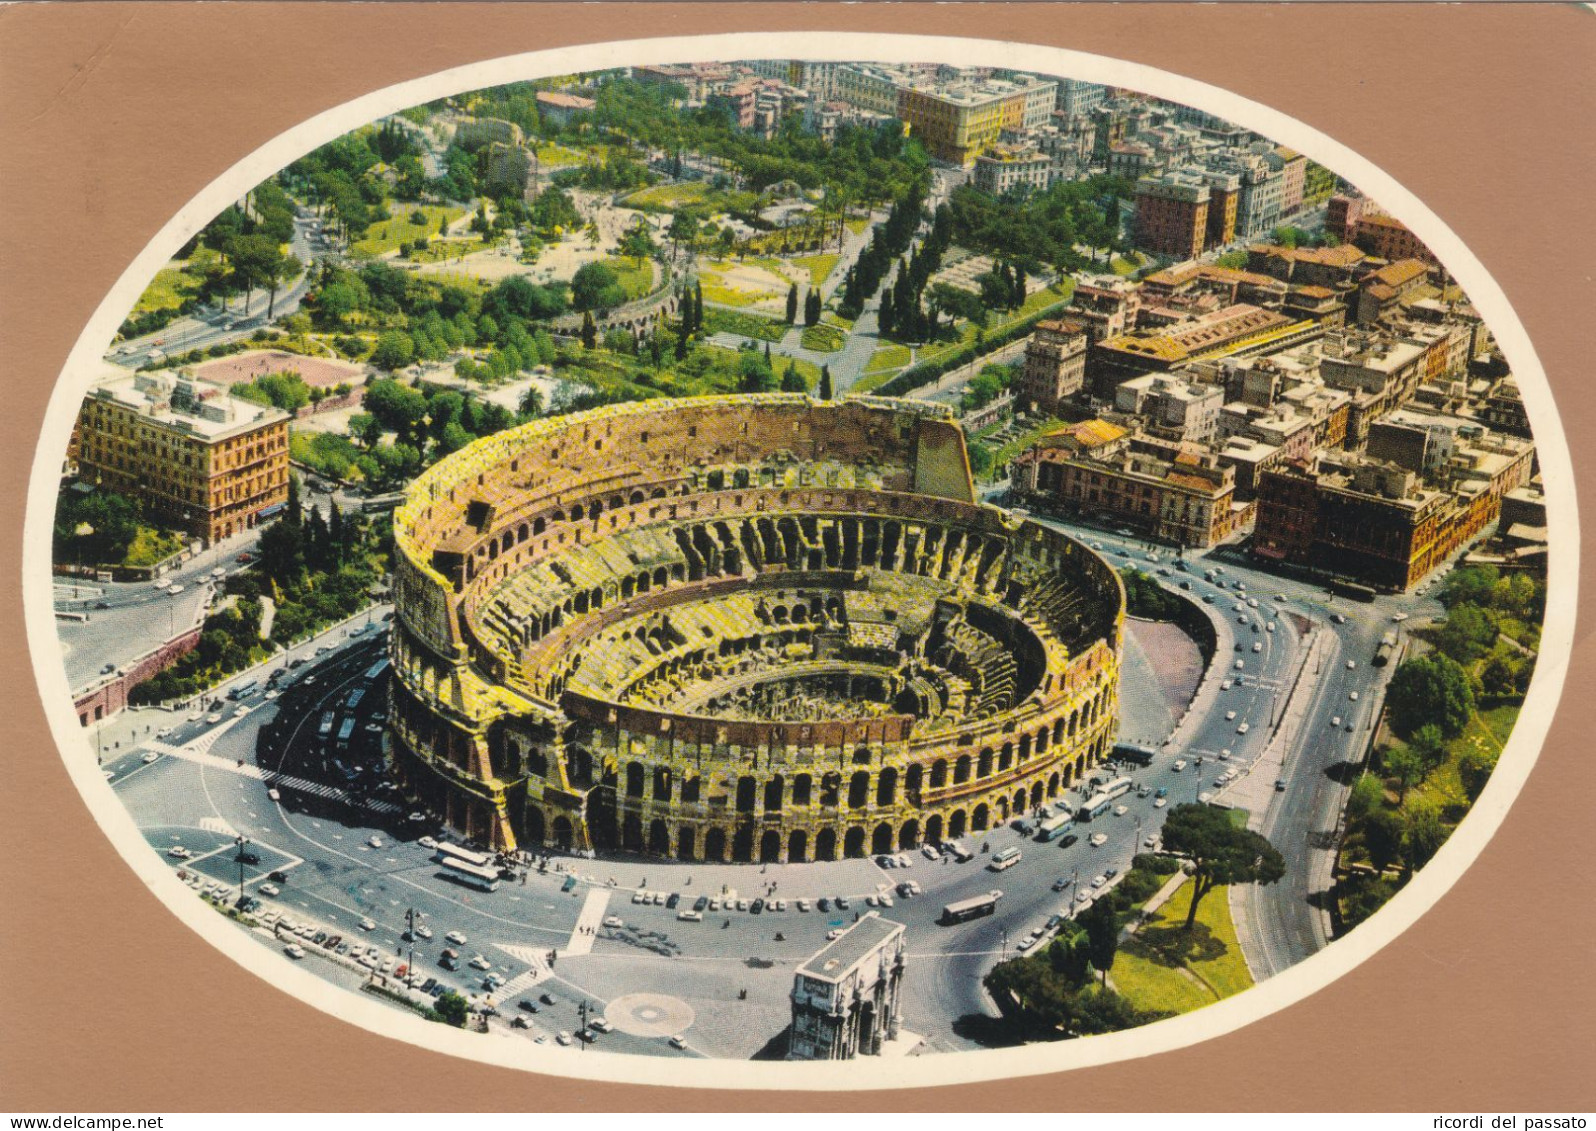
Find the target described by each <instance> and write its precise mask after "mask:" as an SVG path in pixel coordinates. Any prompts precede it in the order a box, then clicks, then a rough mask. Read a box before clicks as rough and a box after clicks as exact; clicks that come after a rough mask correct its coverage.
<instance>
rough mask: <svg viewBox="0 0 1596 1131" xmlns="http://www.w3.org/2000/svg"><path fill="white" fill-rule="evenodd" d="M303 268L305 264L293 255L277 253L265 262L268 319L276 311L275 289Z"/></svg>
mask: <svg viewBox="0 0 1596 1131" xmlns="http://www.w3.org/2000/svg"><path fill="white" fill-rule="evenodd" d="M304 269H305V265H304V264H303V263H301V262H300V261H299V257H298V256H295V255H278V256H277V257H276V258H275V259H272V260H269V261H268V262H267V264H266V286H267V288H268V289H269V290H270V291H271V297H270V298H269V299H268V300H267V301H266V317H267V319H268V320H269V319H271V318H272V317H273V316H274V315H275V314H276V313H277V289H278V288H279V287H281V286H282V285H283V284H284V283H286V282H287V281H288V280H289V279H292V278H293V277H294V276H295V275H298V274H299V273H300V272H301V271H303V270H304Z"/></svg>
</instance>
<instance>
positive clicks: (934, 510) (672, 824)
mask: <svg viewBox="0 0 1596 1131" xmlns="http://www.w3.org/2000/svg"><path fill="white" fill-rule="evenodd" d="M394 538H395V543H396V545H397V547H398V560H397V562H396V566H395V600H396V609H397V616H396V618H395V631H394V633H393V644H392V648H393V668H394V677H395V678H394V682H393V685H392V686H393V690H392V697H393V704H392V705H393V710H392V712H391V724H390V725H391V735H390V739H391V745H392V750H393V754H394V761H395V767H396V770H397V772H398V773H399V774H400V775H401V776H402V777H403V778H404V780H405V782H406V784H407V785H408V786H409V788H410V789H411V791H412V792H413V793H414V794H416V795H417V796H419V797H421V798H423V799H425V800H426V801H428V802H429V803H430V804H431V805H432V806H433V807H434V809H435V810H436V811H437V812H439V813H441V814H443V815H444V816H445V818H446V820H447V822H448V824H449V825H450V826H451V827H452V828H453V829H454V830H455V831H457V832H458V833H460V834H461V835H463V836H466V837H469V838H472V839H475V840H478V841H480V842H483V843H486V844H491V845H493V846H495V847H498V848H506V849H508V848H515V847H523V848H537V847H540V846H545V845H549V846H560V847H565V848H569V849H574V850H585V849H595V850H600V851H602V850H606V849H621V850H626V851H634V852H645V853H651V854H655V855H660V856H669V857H677V858H681V859H690V860H705V859H709V860H747V861H755V860H772V861H774V860H815V859H834V858H838V857H842V856H857V855H862V854H864V853H866V852H885V851H897V850H899V849H904V848H911V847H915V846H917V845H919V844H921V843H924V842H925V841H928V840H930V841H939V840H944V839H948V838H952V837H957V836H960V835H962V834H964V833H965V832H967V831H978V830H981V829H984V828H988V827H991V826H992V825H994V824H997V823H999V822H1002V821H1004V820H1008V819H1010V818H1012V817H1015V816H1017V815H1020V814H1023V813H1028V812H1030V811H1032V810H1034V809H1036V808H1038V807H1040V806H1041V805H1043V804H1045V803H1046V802H1047V801H1048V800H1049V799H1051V798H1055V797H1057V796H1059V795H1060V793H1061V791H1062V790H1064V789H1065V788H1067V787H1069V786H1070V785H1073V784H1074V783H1075V782H1076V781H1077V780H1079V778H1080V777H1081V776H1082V774H1084V773H1085V772H1086V771H1087V769H1088V768H1089V767H1091V766H1092V765H1094V764H1095V763H1096V762H1097V761H1098V760H1099V759H1101V758H1102V756H1103V755H1104V754H1105V753H1106V752H1107V750H1108V749H1109V748H1110V746H1111V745H1112V741H1113V732H1114V723H1115V717H1116V713H1117V711H1116V707H1117V701H1116V697H1117V694H1118V691H1117V689H1118V685H1119V659H1120V643H1121V632H1122V628H1123V617H1124V593H1123V589H1122V588H1121V585H1120V581H1119V578H1118V576H1117V575H1116V574H1115V572H1114V571H1113V569H1112V568H1110V567H1109V566H1108V564H1107V563H1105V562H1104V561H1102V559H1100V558H1098V557H1097V556H1096V555H1095V554H1093V553H1092V552H1091V551H1090V550H1088V549H1087V548H1086V547H1084V546H1082V545H1081V544H1080V543H1078V542H1076V541H1074V540H1072V539H1070V538H1068V537H1066V536H1064V535H1062V534H1060V533H1058V532H1056V531H1053V530H1050V529H1047V528H1044V527H1042V526H1040V525H1038V524H1036V523H1033V522H1029V521H1025V520H1022V519H1019V518H1016V517H1015V516H1013V515H1010V514H1008V513H1007V512H1004V511H1002V510H999V509H997V508H995V507H991V506H987V505H984V504H980V503H977V502H976V501H975V496H974V490H973V487H972V483H971V479H970V472H969V463H968V456H967V453H966V450H965V446H964V437H963V434H962V432H961V431H960V430H959V428H958V425H957V424H956V423H955V422H954V420H953V418H952V416H951V414H950V413H949V412H948V410H947V409H945V408H944V407H942V406H937V405H930V404H924V403H919V402H911V401H897V400H887V399H882V398H873V397H854V398H849V399H846V400H843V401H841V402H836V403H826V402H816V401H813V400H811V399H809V398H808V397H806V396H802V395H797V394H766V395H757V396H738V397H706V398H697V399H689V400H657V401H649V402H643V403H636V404H627V405H618V406H613V407H609V408H601V409H596V410H593V411H591V412H585V413H580V414H576V415H572V416H563V417H555V418H550V419H546V420H540V421H537V422H535V423H532V424H528V425H526V426H524V427H522V428H518V429H515V430H513V431H509V432H505V433H501V434H499V435H496V436H492V437H488V438H486V439H484V440H481V441H478V442H477V443H475V444H473V445H471V446H470V447H468V448H466V449H464V450H462V451H460V452H458V453H456V454H454V455H452V456H450V457H449V458H448V459H445V460H443V461H442V462H440V463H439V464H438V465H436V466H435V467H433V468H432V469H430V470H429V471H428V472H426V473H425V474H424V475H423V476H422V477H421V478H420V479H419V480H417V482H416V483H415V485H414V486H413V488H412V489H411V491H410V492H409V495H408V497H407V499H406V501H405V503H404V504H403V505H402V506H401V507H400V508H399V510H398V511H397V512H396V515H395V522H394Z"/></svg>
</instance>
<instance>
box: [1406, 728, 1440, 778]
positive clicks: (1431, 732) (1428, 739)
mask: <svg viewBox="0 0 1596 1131" xmlns="http://www.w3.org/2000/svg"><path fill="white" fill-rule="evenodd" d="M1408 749H1409V750H1411V751H1413V753H1414V754H1415V755H1416V756H1417V757H1418V759H1419V764H1420V765H1422V766H1423V767H1424V772H1425V773H1429V772H1430V771H1431V770H1433V769H1435V768H1436V767H1437V766H1439V765H1440V764H1441V763H1442V762H1444V761H1446V740H1445V739H1444V738H1442V737H1441V728H1440V727H1438V726H1436V725H1435V724H1434V723H1425V724H1424V725H1423V726H1421V727H1420V728H1419V729H1418V730H1416V731H1414V732H1413V735H1412V737H1410V738H1409V739H1408Z"/></svg>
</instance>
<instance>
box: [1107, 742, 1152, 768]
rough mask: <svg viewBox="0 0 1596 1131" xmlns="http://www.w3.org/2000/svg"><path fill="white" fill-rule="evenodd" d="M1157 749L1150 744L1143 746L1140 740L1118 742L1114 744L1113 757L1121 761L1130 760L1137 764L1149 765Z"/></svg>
mask: <svg viewBox="0 0 1596 1131" xmlns="http://www.w3.org/2000/svg"><path fill="white" fill-rule="evenodd" d="M1157 753H1158V751H1157V750H1156V749H1155V748H1153V747H1151V746H1144V745H1143V744H1142V743H1140V742H1120V743H1116V744H1115V746H1114V757H1115V758H1117V759H1119V760H1120V761H1121V762H1131V763H1134V764H1135V765H1138V766H1151V765H1152V764H1153V756H1154V755H1156V754H1157Z"/></svg>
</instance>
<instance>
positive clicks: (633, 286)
mask: <svg viewBox="0 0 1596 1131" xmlns="http://www.w3.org/2000/svg"><path fill="white" fill-rule="evenodd" d="M604 265H605V266H606V267H608V268H609V269H610V270H611V271H614V272H615V274H616V276H617V277H618V278H619V279H620V283H621V289H622V290H624V291H625V292H626V297H627V298H628V299H637V298H642V297H643V296H644V295H646V294H648V292H649V291H651V290H653V289H654V264H653V261H651V260H648V259H645V260H643V262H642V264H641V265H639V264H638V262H637V260H635V259H629V258H626V257H624V256H615V255H612V256H610V257H609V258H608V259H606V260H604Z"/></svg>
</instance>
